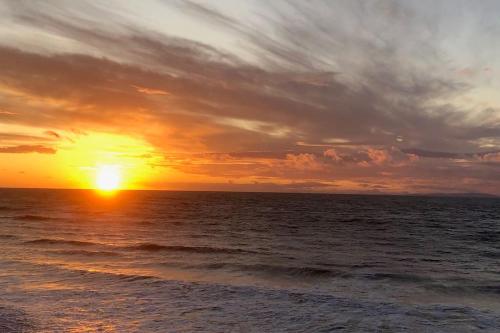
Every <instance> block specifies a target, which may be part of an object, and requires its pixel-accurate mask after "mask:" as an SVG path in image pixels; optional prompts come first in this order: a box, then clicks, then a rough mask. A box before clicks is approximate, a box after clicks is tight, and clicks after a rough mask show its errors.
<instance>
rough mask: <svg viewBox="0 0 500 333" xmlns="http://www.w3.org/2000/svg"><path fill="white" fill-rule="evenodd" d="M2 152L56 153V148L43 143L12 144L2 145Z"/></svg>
mask: <svg viewBox="0 0 500 333" xmlns="http://www.w3.org/2000/svg"><path fill="white" fill-rule="evenodd" d="M0 153H3V154H27V153H39V154H55V153H56V150H55V149H54V148H51V147H45V146H41V145H21V146H11V147H0Z"/></svg>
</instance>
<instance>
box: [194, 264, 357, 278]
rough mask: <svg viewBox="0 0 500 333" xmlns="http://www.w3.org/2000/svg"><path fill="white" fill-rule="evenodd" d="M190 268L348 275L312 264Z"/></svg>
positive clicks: (313, 275)
mask: <svg viewBox="0 0 500 333" xmlns="http://www.w3.org/2000/svg"><path fill="white" fill-rule="evenodd" d="M190 267H191V268H203V269H211V270H219V269H228V270H237V271H244V272H250V273H263V274H269V275H273V276H276V275H281V276H290V277H317V278H320V277H325V278H328V277H344V278H347V277H349V276H350V274H349V273H347V272H345V271H340V270H339V271H336V270H332V269H326V268H319V267H312V266H281V265H268V264H236V263H212V264H202V265H198V266H190Z"/></svg>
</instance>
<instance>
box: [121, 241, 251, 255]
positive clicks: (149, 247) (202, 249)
mask: <svg viewBox="0 0 500 333" xmlns="http://www.w3.org/2000/svg"><path fill="white" fill-rule="evenodd" d="M124 249H126V250H138V251H150V252H158V251H172V252H193V253H228V254H231V253H256V252H254V251H249V250H243V249H230V248H220V247H210V246H183V245H160V244H155V243H141V244H137V245H131V246H126V247H124Z"/></svg>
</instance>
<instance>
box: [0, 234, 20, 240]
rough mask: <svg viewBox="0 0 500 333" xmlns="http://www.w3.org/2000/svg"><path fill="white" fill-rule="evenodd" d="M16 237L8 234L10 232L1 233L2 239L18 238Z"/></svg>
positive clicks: (0, 237)
mask: <svg viewBox="0 0 500 333" xmlns="http://www.w3.org/2000/svg"><path fill="white" fill-rule="evenodd" d="M16 238H18V237H17V236H15V235H8V234H4V235H0V239H16Z"/></svg>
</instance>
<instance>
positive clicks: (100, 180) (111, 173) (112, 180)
mask: <svg viewBox="0 0 500 333" xmlns="http://www.w3.org/2000/svg"><path fill="white" fill-rule="evenodd" d="M121 180H122V175H121V170H120V167H119V166H118V165H101V166H99V167H98V169H97V174H96V188H97V189H99V190H101V191H115V190H118V189H119V188H120V184H121Z"/></svg>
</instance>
